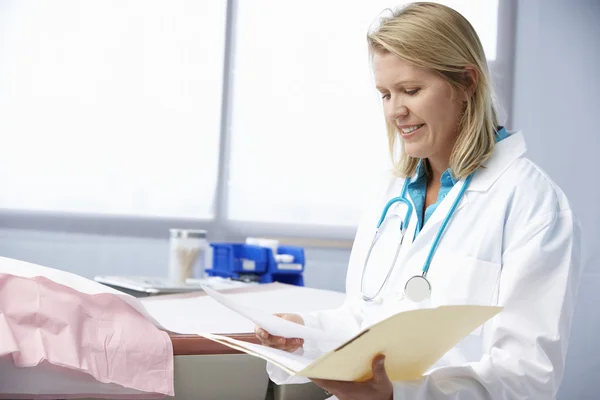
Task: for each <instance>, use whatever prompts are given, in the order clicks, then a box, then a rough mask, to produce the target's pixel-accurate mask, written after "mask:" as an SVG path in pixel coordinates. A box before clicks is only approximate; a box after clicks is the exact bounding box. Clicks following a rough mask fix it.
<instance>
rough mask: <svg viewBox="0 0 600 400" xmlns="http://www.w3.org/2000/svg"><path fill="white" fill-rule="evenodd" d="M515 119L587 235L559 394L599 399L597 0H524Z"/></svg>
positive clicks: (599, 9)
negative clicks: (564, 370) (570, 205)
mask: <svg viewBox="0 0 600 400" xmlns="http://www.w3.org/2000/svg"><path fill="white" fill-rule="evenodd" d="M516 40H517V42H516V64H515V86H514V92H513V95H514V99H513V119H512V121H513V124H512V125H513V126H514V128H516V129H521V130H523V133H524V135H525V137H526V140H527V144H528V148H529V157H530V158H531V159H532V160H534V161H535V162H536V163H538V164H539V165H540V166H541V167H542V168H543V169H544V170H545V171H546V172H547V173H548V174H549V175H550V177H552V178H553V179H554V181H555V182H556V183H558V184H559V185H560V186H561V187H562V188H563V190H564V191H565V192H566V194H567V196H568V197H569V199H570V201H571V203H572V205H573V208H574V209H575V211H576V212H577V214H578V216H579V218H580V220H581V223H582V226H583V229H584V235H585V239H586V241H587V243H586V244H587V246H586V250H587V252H586V256H585V270H584V273H583V279H582V281H581V287H580V293H579V300H578V304H577V310H576V314H575V321H574V323H573V330H572V337H571V341H570V348H569V353H568V362H567V370H566V376H565V380H564V383H563V386H562V388H561V391H560V396H559V398H560V399H564V400H570V399H577V400H584V399H598V398H600V339H599V336H600V335H599V334H600V313H599V312H598V305H600V246H599V244H600V240H599V238H600V211H599V210H598V208H599V207H600V188H599V185H598V183H597V176H598V173H599V172H600V137H599V136H600V129H599V127H600V120H599V116H600V97H599V96H600V77H599V74H600V1H598V0H572V1H567V0H562V1H561V0H519V1H518V9H517V34H516Z"/></svg>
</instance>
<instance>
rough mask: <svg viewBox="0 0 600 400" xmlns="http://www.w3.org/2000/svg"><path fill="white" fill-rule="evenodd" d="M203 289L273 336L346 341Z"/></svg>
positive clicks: (211, 290)
mask: <svg viewBox="0 0 600 400" xmlns="http://www.w3.org/2000/svg"><path fill="white" fill-rule="evenodd" d="M202 289H203V290H204V291H205V292H206V293H207V294H208V295H209V296H210V297H212V298H213V299H215V300H216V301H218V302H219V303H221V304H222V305H224V306H225V307H227V308H229V309H230V310H232V311H235V312H236V313H238V314H240V315H242V316H244V317H246V318H247V319H249V320H250V321H252V322H254V323H255V324H257V325H258V326H260V327H262V328H263V329H265V330H266V331H268V332H269V333H270V334H272V335H275V336H282V337H286V338H301V339H309V340H316V341H320V342H326V341H329V342H337V343H342V342H343V341H344V340H345V338H343V337H337V336H334V335H332V334H330V333H328V332H325V331H321V330H318V329H313V328H308V327H306V326H304V325H300V324H296V323H294V322H291V321H288V320H285V319H283V318H279V317H276V316H275V315H273V314H270V313H266V312H264V311H262V310H259V309H254V308H251V307H247V306H244V305H242V304H241V303H236V302H235V301H234V300H232V299H231V298H228V297H227V296H226V295H223V294H221V293H219V292H217V291H216V290H213V289H211V288H209V287H206V286H203V287H202Z"/></svg>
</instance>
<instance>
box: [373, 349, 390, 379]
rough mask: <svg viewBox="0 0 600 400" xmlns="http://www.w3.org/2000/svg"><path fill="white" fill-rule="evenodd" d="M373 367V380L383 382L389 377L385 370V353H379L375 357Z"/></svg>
mask: <svg viewBox="0 0 600 400" xmlns="http://www.w3.org/2000/svg"><path fill="white" fill-rule="evenodd" d="M372 368H373V380H374V381H375V382H382V381H385V380H388V379H389V378H388V376H387V372H386V371H385V356H384V355H383V354H379V355H377V356H376V357H375V358H373V364H372Z"/></svg>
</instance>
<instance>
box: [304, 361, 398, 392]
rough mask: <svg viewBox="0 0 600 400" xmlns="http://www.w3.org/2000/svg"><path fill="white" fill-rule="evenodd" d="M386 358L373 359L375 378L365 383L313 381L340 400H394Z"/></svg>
mask: <svg viewBox="0 0 600 400" xmlns="http://www.w3.org/2000/svg"><path fill="white" fill-rule="evenodd" d="M384 360H385V356H384V355H382V354H380V355H378V356H376V357H375V358H373V363H372V368H373V377H372V378H371V379H369V380H368V381H363V382H345V381H330V380H326V379H312V381H313V382H314V383H316V384H317V385H319V386H321V387H322V388H323V389H325V390H326V391H327V392H329V393H331V394H332V395H334V396H335V397H337V398H338V399H339V400H392V399H393V397H394V387H393V385H392V382H391V381H390V378H388V376H387V372H385V365H384Z"/></svg>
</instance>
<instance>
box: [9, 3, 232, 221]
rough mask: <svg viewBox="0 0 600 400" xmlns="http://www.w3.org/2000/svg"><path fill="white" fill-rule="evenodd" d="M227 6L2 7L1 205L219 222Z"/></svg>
mask: <svg viewBox="0 0 600 400" xmlns="http://www.w3.org/2000/svg"><path fill="white" fill-rule="evenodd" d="M225 7H226V2H225V1H217V0H212V1H209V2H206V1H194V0H169V1H168V2H166V1H155V0H154V1H149V0H144V1H121V0H119V1H104V0H97V1H86V2H80V1H77V0H68V1H64V0H61V1H39V2H30V1H4V2H2V3H0V53H1V54H2V62H1V63H0V131H1V132H3V134H2V137H3V145H2V150H1V157H0V171H2V172H0V187H2V191H1V193H0V208H5V209H19V210H34V211H65V212H74V213H89V214H113V215H129V216H132V215H133V216H158V217H180V218H208V217H211V216H212V209H213V204H212V202H213V200H214V193H215V186H216V180H217V162H218V155H219V154H218V153H219V132H220V124H221V121H220V112H221V90H222V75H223V53H224V36H225V27H224V26H225V15H226V13H225Z"/></svg>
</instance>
